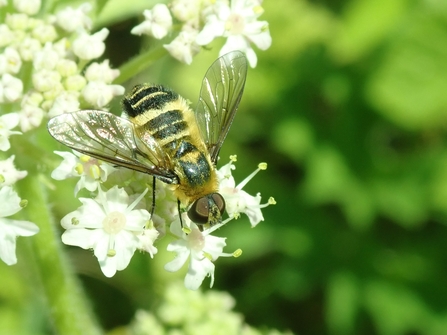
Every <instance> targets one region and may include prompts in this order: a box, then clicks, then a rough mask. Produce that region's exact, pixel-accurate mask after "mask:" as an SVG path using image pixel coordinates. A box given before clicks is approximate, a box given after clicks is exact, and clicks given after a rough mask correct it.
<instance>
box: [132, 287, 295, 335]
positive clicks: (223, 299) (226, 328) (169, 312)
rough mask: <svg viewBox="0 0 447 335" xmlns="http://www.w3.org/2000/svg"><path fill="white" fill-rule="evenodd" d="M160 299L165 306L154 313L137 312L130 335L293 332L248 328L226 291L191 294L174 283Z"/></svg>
mask: <svg viewBox="0 0 447 335" xmlns="http://www.w3.org/2000/svg"><path fill="white" fill-rule="evenodd" d="M160 300H161V301H162V303H161V304H160V305H159V306H157V308H156V310H154V311H153V313H150V312H147V311H144V310H138V311H137V312H136V314H135V318H134V320H133V321H132V323H131V325H130V327H129V328H128V333H129V334H132V335H145V334H149V333H150V334H151V335H164V334H172V335H173V334H238V335H292V333H291V332H289V331H287V332H280V331H278V330H276V329H265V327H263V328H262V330H258V329H256V328H254V327H252V326H250V325H248V324H247V323H245V322H244V318H243V315H241V314H239V313H236V312H235V311H234V310H233V309H234V306H235V305H236V301H235V299H234V298H233V297H232V296H231V295H229V294H228V293H226V292H219V291H206V292H201V291H200V290H198V291H188V290H185V288H184V287H182V286H181V284H180V283H171V284H169V285H168V286H167V288H166V290H165V292H164V294H163V297H162V299H160ZM192 306H194V308H191V307H192ZM149 329H150V331H148V330H149ZM166 329H169V331H166Z"/></svg>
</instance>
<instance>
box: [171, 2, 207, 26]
mask: <svg viewBox="0 0 447 335" xmlns="http://www.w3.org/2000/svg"><path fill="white" fill-rule="evenodd" d="M201 2H202V1H201V0H174V1H172V3H171V11H172V14H173V15H174V17H175V18H176V19H178V20H180V21H183V22H188V21H197V20H198V19H199V14H200V7H201Z"/></svg>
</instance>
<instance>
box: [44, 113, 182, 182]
mask: <svg viewBox="0 0 447 335" xmlns="http://www.w3.org/2000/svg"><path fill="white" fill-rule="evenodd" d="M48 131H49V132H50V134H51V136H53V137H54V138H55V139H56V140H57V141H59V142H61V143H62V144H64V145H66V146H68V147H70V148H72V149H74V150H76V151H79V152H81V153H83V154H86V155H88V156H92V157H95V158H98V159H100V160H103V161H106V162H109V163H112V164H115V165H119V166H123V167H126V168H129V169H132V170H136V171H140V172H144V173H148V174H151V175H154V176H156V177H159V178H160V179H161V180H163V181H165V182H167V183H177V176H176V175H175V174H174V172H173V171H172V169H171V160H170V158H169V157H168V156H167V155H166V153H165V152H164V151H163V150H162V148H161V147H160V146H159V144H158V143H157V141H156V140H155V139H154V138H153V137H152V136H150V135H149V136H148V134H145V135H144V137H142V138H140V137H139V136H137V135H136V132H135V128H134V125H133V123H132V122H130V121H129V120H126V119H123V118H121V117H118V116H115V115H113V114H112V113H109V112H104V111H95V110H81V111H78V112H73V113H66V114H61V115H59V116H56V117H54V118H52V119H50V121H49V122H48Z"/></svg>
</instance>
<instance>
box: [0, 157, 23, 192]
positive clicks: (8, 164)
mask: <svg viewBox="0 0 447 335" xmlns="http://www.w3.org/2000/svg"><path fill="white" fill-rule="evenodd" d="M14 158H15V156H14V155H12V156H11V157H9V158H8V159H5V160H3V161H0V176H1V178H0V179H1V180H2V183H0V184H1V185H2V186H11V185H12V184H14V183H15V182H16V181H17V180H20V179H23V178H25V177H26V175H27V174H28V172H26V171H19V170H17V169H16V167H15V166H14Z"/></svg>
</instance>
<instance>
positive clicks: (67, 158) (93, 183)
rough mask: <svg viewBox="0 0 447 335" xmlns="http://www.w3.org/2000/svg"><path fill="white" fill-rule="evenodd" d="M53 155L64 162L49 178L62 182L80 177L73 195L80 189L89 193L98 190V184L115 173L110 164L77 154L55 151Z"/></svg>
mask: <svg viewBox="0 0 447 335" xmlns="http://www.w3.org/2000/svg"><path fill="white" fill-rule="evenodd" d="M54 153H55V154H56V155H59V156H61V157H62V158H63V159H64V160H63V161H62V162H61V164H60V165H59V166H58V167H57V168H56V169H54V171H53V172H52V173H51V178H53V179H56V180H63V179H67V178H69V177H80V179H79V181H78V183H77V184H76V186H75V194H77V193H78V192H79V190H80V189H82V188H86V189H87V190H89V191H90V192H93V191H95V190H96V189H97V188H99V184H100V183H101V182H104V181H106V180H107V177H108V176H109V174H110V173H112V172H113V171H115V168H114V167H113V166H111V165H110V164H107V163H105V162H101V161H99V160H97V159H96V158H92V157H89V156H86V155H83V154H79V153H77V152H75V155H74V154H72V153H71V152H68V151H55V152H54Z"/></svg>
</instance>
